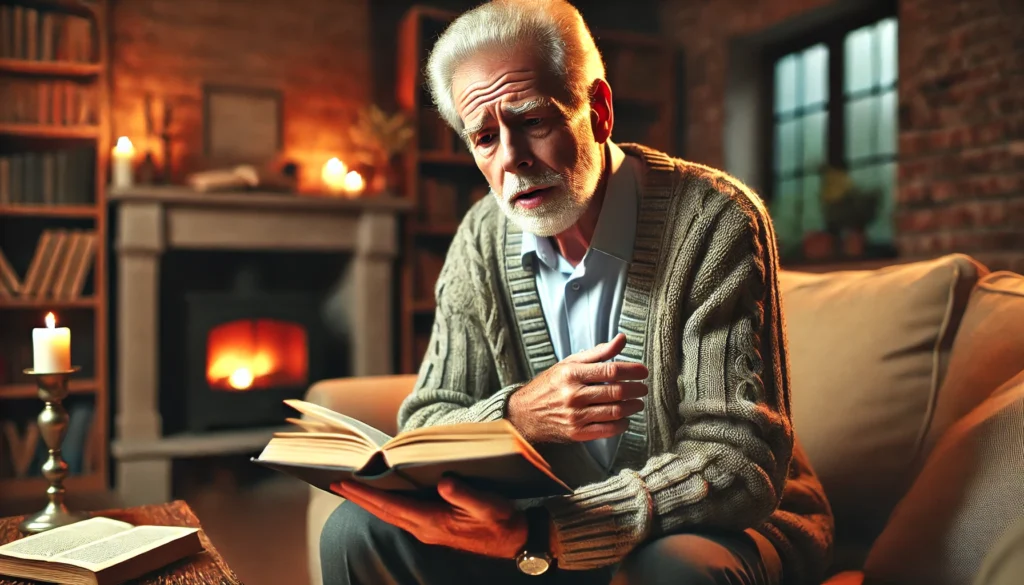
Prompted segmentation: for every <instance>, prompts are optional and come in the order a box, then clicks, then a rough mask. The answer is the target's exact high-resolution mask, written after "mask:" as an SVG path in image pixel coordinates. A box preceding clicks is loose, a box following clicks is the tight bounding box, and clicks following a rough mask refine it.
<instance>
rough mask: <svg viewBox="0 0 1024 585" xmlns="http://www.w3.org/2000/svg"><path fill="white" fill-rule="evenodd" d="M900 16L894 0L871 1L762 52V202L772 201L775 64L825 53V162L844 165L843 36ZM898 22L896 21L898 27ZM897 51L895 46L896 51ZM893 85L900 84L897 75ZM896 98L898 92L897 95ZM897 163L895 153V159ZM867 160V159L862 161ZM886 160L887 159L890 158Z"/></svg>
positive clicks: (858, 94) (861, 94) (858, 95)
mask: <svg viewBox="0 0 1024 585" xmlns="http://www.w3.org/2000/svg"><path fill="white" fill-rule="evenodd" d="M890 16H892V17H896V18H898V17H899V11H898V3H897V0H881V1H878V2H872V3H869V4H867V5H865V6H864V7H862V8H861V9H859V10H857V11H856V12H854V13H851V14H847V15H845V16H844V17H843V18H841V19H838V20H836V21H834V22H832V23H830V24H828V25H826V26H822V27H817V28H815V29H814V30H813V31H809V32H806V33H802V34H798V35H794V36H792V37H790V38H788V39H786V40H784V41H780V42H778V43H775V44H772V45H771V46H769V47H767V48H766V50H765V51H764V52H763V53H762V58H763V61H762V63H761V71H762V73H763V77H762V80H761V84H760V85H761V98H762V108H763V110H762V111H763V112H765V115H764V116H761V132H760V135H761V140H762V143H761V148H760V150H761V153H762V158H761V176H762V177H764V181H763V185H762V188H761V195H762V197H763V198H764V200H765V201H772V200H774V198H775V181H776V173H775V119H776V116H775V64H776V62H778V60H779V59H781V58H782V57H785V56H786V55H788V54H790V53H794V52H797V51H802V50H804V49H807V48H810V47H811V46H813V45H817V44H819V43H821V44H824V45H825V47H826V48H827V50H828V100H827V101H826V102H825V109H824V111H825V113H826V119H827V122H826V127H827V134H828V138H827V140H826V142H825V149H826V153H825V160H826V162H827V163H828V164H829V165H831V166H836V167H838V166H843V165H845V158H846V133H845V130H846V128H845V124H844V111H843V106H844V105H845V103H846V95H845V94H844V91H843V76H844V72H845V71H844V70H845V59H846V47H845V45H846V43H845V39H846V35H847V34H849V33H850V32H852V31H854V30H857V29H859V28H861V27H864V26H868V25H870V24H874V23H876V22H878V21H880V20H882V19H884V18H887V17H890ZM898 25H899V23H898V22H897V26H898ZM898 51H899V49H898V47H897V52H898ZM896 85H897V86H898V85H899V77H898V76H897V79H896ZM887 89H890V88H889V87H886V88H881V89H880V90H879V88H872V89H871V90H870V92H871V93H868V92H858V93H857V94H855V97H862V96H866V95H874V93H875V92H876V91H881V92H884V91H886V90H887ZM897 95H898V92H897ZM894 159H895V160H897V161H898V160H899V156H898V154H897V155H896V156H895V157H894ZM865 160H869V159H865ZM885 160H890V158H889V155H886V156H885Z"/></svg>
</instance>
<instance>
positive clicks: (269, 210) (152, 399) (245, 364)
mask: <svg viewBox="0 0 1024 585" xmlns="http://www.w3.org/2000/svg"><path fill="white" fill-rule="evenodd" d="M110 198H111V199H112V200H113V201H115V203H116V205H117V228H116V234H117V235H116V238H117V241H116V250H117V265H118V278H117V281H118V292H117V299H116V303H117V304H116V319H117V341H118V344H117V353H116V362H115V364H114V365H115V368H116V372H117V403H116V412H115V426H114V431H115V440H114V442H113V445H112V447H113V448H112V451H113V455H114V458H115V462H116V475H115V479H116V484H117V490H118V492H119V494H120V495H121V497H122V498H123V499H124V502H125V503H126V504H132V505H134V504H141V503H149V502H161V501H167V500H169V499H170V498H171V496H172V494H171V464H172V461H173V460H174V459H176V458H183V457H196V456H204V455H225V454H241V453H248V452H256V451H258V450H259V449H260V448H262V446H263V445H264V444H266V441H267V440H268V439H269V438H270V436H271V434H272V433H273V432H274V431H276V430H280V429H281V428H282V425H283V423H284V418H285V417H286V416H290V415H291V414H292V413H291V412H289V409H288V408H287V407H285V406H284V404H283V403H282V401H283V400H284V399H286V398H295V397H301V396H302V395H303V393H304V392H305V391H306V389H307V388H308V387H309V386H310V384H312V383H314V382H316V381H318V380H320V379H324V378H329V377H336V376H342V375H352V376H366V375H374V374H388V373H392V372H393V367H392V355H393V352H394V348H393V345H392V334H391V331H392V295H391V290H392V277H393V275H392V272H393V265H394V260H395V254H396V250H397V241H396V220H397V215H398V214H399V213H401V212H402V211H403V210H404V209H406V207H407V205H406V202H405V201H404V200H400V199H393V198H386V197H376V198H367V199H351V200H350V199H333V198H310V197H297V196H293V195H279V194H270V193H235V194H200V193H195V192H192V191H189V190H186V189H180V188H172V187H136V188H133V189H130V190H126V191H120V192H118V191H114V192H112V193H111V195H110ZM336 281H340V282H341V284H340V286H336V287H335V290H336V294H340V295H341V296H342V297H343V299H344V301H343V303H341V304H342V305H343V306H344V308H345V311H344V313H345V314H344V316H343V320H344V321H345V323H344V329H345V332H346V333H345V335H344V340H340V341H339V340H338V339H337V335H330V334H329V332H328V329H327V328H326V326H325V323H324V317H323V315H322V310H321V308H322V306H323V304H324V300H325V292H326V291H325V288H329V287H325V284H326V283H330V282H336Z"/></svg>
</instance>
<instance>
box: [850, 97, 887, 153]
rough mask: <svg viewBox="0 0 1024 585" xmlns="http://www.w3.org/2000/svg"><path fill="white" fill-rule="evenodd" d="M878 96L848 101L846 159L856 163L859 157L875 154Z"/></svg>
mask: <svg viewBox="0 0 1024 585" xmlns="http://www.w3.org/2000/svg"><path fill="white" fill-rule="evenodd" d="M878 102H879V98H878V97H877V96H867V97H863V98H860V99H857V100H851V101H848V102H846V107H845V110H846V119H845V123H844V129H845V131H846V161H847V162H848V163H855V162H857V160H858V159H862V158H864V157H869V156H872V155H874V154H875V142H874V135H875V133H876V132H875V129H876V128H878Z"/></svg>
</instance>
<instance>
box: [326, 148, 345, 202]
mask: <svg viewBox="0 0 1024 585" xmlns="http://www.w3.org/2000/svg"><path fill="white" fill-rule="evenodd" d="M347 171H348V169H347V168H346V167H345V163H343V162H341V161H340V160H338V157H334V158H332V159H331V160H329V161H327V162H326V163H324V168H323V170H321V171H320V179H321V180H322V181H323V182H324V187H326V188H327V190H328V191H330V192H331V193H343V192H344V191H345V178H346V176H347V175H346V174H345V173H346V172H347Z"/></svg>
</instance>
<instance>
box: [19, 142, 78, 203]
mask: <svg viewBox="0 0 1024 585" xmlns="http://www.w3.org/2000/svg"><path fill="white" fill-rule="evenodd" d="M94 172H95V156H94V155H93V150H92V149H91V148H74V149H63V150H54V151H47V152H20V153H16V154H10V155H6V156H0V205H54V206H58V205H92V204H93V201H94V200H93V197H92V193H93V178H94V176H95V175H94V174H93V173H94Z"/></svg>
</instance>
